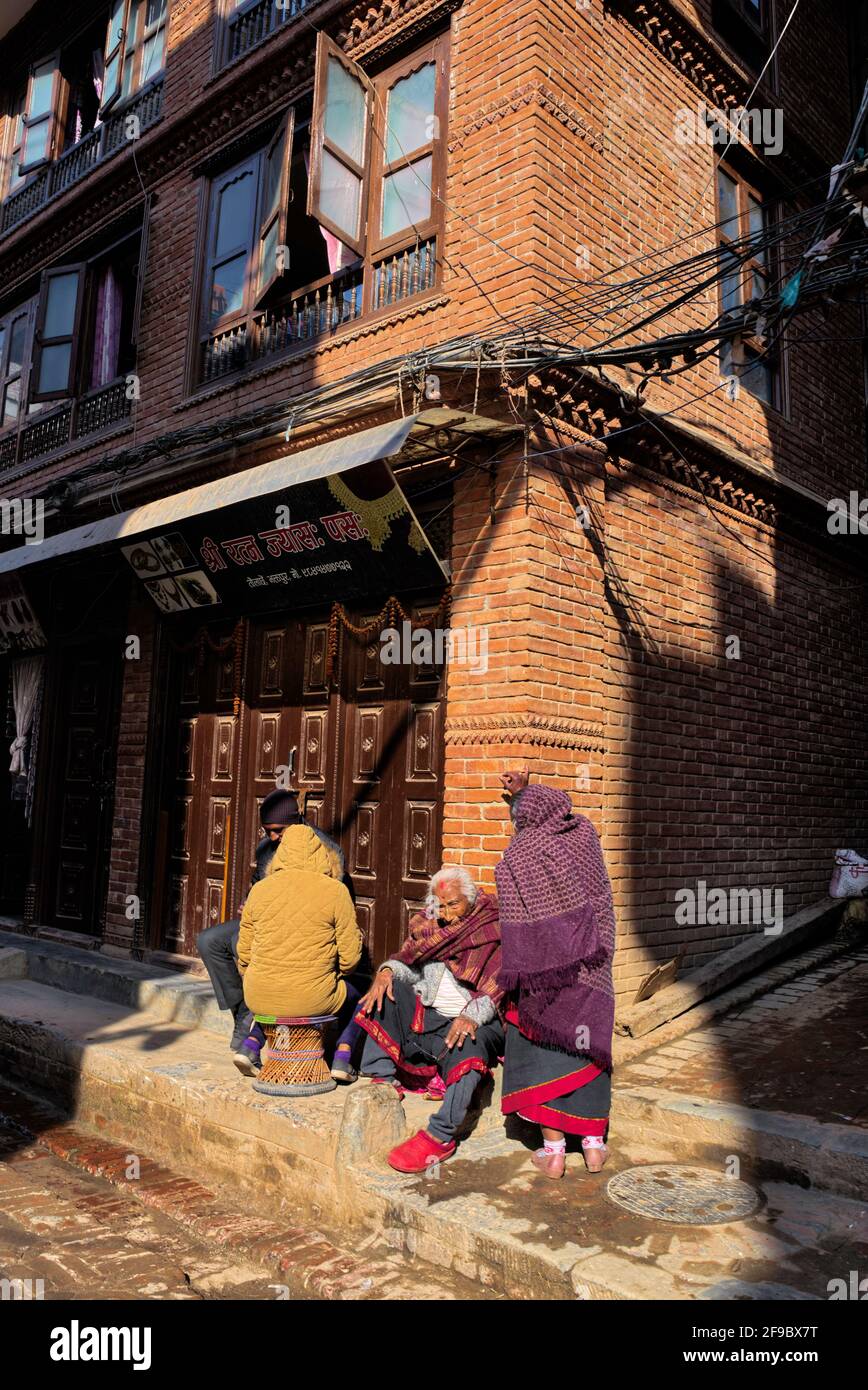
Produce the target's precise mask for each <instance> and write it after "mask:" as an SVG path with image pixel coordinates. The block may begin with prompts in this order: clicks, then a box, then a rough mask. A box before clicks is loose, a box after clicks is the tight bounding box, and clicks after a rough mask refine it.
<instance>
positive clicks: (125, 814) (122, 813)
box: [104, 593, 156, 949]
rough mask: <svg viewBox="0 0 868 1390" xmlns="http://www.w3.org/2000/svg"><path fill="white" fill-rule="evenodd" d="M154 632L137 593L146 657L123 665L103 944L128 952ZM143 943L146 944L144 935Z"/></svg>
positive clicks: (135, 632)
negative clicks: (129, 904)
mask: <svg viewBox="0 0 868 1390" xmlns="http://www.w3.org/2000/svg"><path fill="white" fill-rule="evenodd" d="M155 628H156V610H155V608H154V606H153V604H152V603H151V601H150V599H148V598H147V597H145V596H144V595H142V596H139V595H138V594H136V593H134V594H133V597H132V598H131V600H130V608H129V621H128V626H127V636H128V637H129V636H132V637H137V638H138V639H139V645H140V652H141V655H140V656H139V658H138V659H135V660H127V659H126V657H124V661H123V681H122V686H121V698H120V715H119V724H118V738H117V763H116V768H115V788H114V811H113V818H112V852H111V868H110V872H109V882H108V902H107V908H106V918H105V921H106V929H105V938H104V939H105V941H106V943H107V944H109V945H111V946H116V947H121V948H125V949H128V948H129V947H131V946H132V945H133V942H134V940H135V939H136V927H137V925H138V924H137V922H136V921H135V920H133V919H131V918H129V917H128V916H127V898H128V897H129V896H131V895H137V896H138V895H143V894H144V893H145V892H146V891H147V885H145V884H143V883H142V881H141V878H140V873H139V868H140V857H141V847H142V797H143V795H144V785H145V755H146V752H147V747H146V745H147V731H148V716H149V709H150V698H151V687H152V681H153V654H154V632H155ZM138 940H139V942H141V940H142V938H141V934H139V936H138Z"/></svg>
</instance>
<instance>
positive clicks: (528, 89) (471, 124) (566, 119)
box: [449, 82, 605, 151]
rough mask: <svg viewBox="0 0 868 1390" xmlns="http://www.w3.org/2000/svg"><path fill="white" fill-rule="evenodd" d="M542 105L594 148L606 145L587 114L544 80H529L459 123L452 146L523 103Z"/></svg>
mask: <svg viewBox="0 0 868 1390" xmlns="http://www.w3.org/2000/svg"><path fill="white" fill-rule="evenodd" d="M531 105H533V106H539V107H541V108H542V109H543V110H544V111H547V112H548V113H549V115H552V116H554V118H555V120H557V121H560V123H561V125H563V126H565V127H566V128H567V130H569V131H570V133H571V134H572V135H577V136H578V138H579V139H580V140H585V141H586V142H587V143H588V144H589V145H591V146H592V147H593V149H595V150H598V151H602V150H603V149H604V148H605V146H604V143H603V137H602V135H601V134H600V133H599V132H597V131H595V130H592V128H591V127H590V126H589V125H588V122H587V121H586V120H585V118H584V116H582V115H581V114H580V112H578V111H577V110H576V108H575V107H574V106H570V105H569V103H568V102H566V101H564V99H563V97H560V96H558V94H557V93H556V92H553V91H552V90H551V89H550V88H549V87H547V86H546V85H545V83H544V82H526V83H525V84H524V86H522V87H519V88H518V89H517V90H516V91H515V92H513V93H512V95H510V94H509V93H505V94H504V95H503V96H501V97H498V99H497V100H496V101H490V102H489V103H488V104H487V106H483V107H482V108H481V110H479V111H477V113H476V114H475V115H474V116H471V117H470V118H469V119H468V120H466V121H465V122H464V123H463V124H462V125H460V126H459V127H458V128H457V130H456V131H455V132H454V134H452V135H451V137H450V140H449V149H450V150H455V149H459V148H460V147H461V146H462V145H463V144H464V141H465V140H466V139H467V137H468V135H472V134H473V132H474V131H477V130H482V129H483V128H484V127H485V126H490V125H494V124H495V122H497V121H501V120H503V118H504V116H508V115H511V114H512V113H513V112H515V111H519V110H520V109H521V107H522V106H531Z"/></svg>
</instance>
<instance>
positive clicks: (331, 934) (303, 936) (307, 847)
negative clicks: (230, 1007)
mask: <svg viewBox="0 0 868 1390" xmlns="http://www.w3.org/2000/svg"><path fill="white" fill-rule="evenodd" d="M342 874H343V870H342V866H341V862H340V859H339V857H338V855H337V854H336V853H335V852H334V851H333V850H331V849H330V848H329V847H328V845H326V844H324V842H323V841H322V840H321V839H320V838H319V836H318V835H317V834H316V832H315V831H314V830H312V829H311V827H310V826H309V825H290V826H289V827H288V829H286V830H285V831H284V832H283V838H282V839H281V842H280V846H279V848H278V850H277V852H276V854H275V856H274V858H273V860H272V862H271V867H270V869H269V871H268V874H267V875H266V877H265V878H264V879H262V880H260V882H259V883H255V884H254V885H253V887H252V888H251V890H250V892H249V894H248V896H247V901H246V903H245V904H244V911H243V912H242V914H241V930H240V932H239V934H238V969H239V971H240V972H241V978H242V980H243V982H244V1000H245V1003H246V1004H247V1007H248V1009H250V1010H251V1012H252V1013H254V1014H259V1015H264V1016H265V1017H269V1016H270V1017H274V1016H278V1017H279V1016H280V1015H289V1016H296V1017H300V1016H303V1017H313V1016H315V1015H318V1014H338V1015H339V1016H340V1015H342V1014H343V1013H344V1012H348V1008H347V1006H349V1009H352V1007H353V1006H354V1003H355V999H357V998H358V991H357V990H356V989H355V988H354V987H353V986H352V985H350V984H348V982H347V981H346V980H345V979H344V978H343V976H345V975H349V974H350V973H351V972H352V971H353V970H355V968H356V966H357V965H358V964H359V961H360V960H361V956H362V948H363V940H362V934H361V932H360V931H359V925H358V922H357V921H356V910H355V908H354V907H353V901H352V898H351V897H350V895H349V892H348V891H347V888H346V887H345V885H344V884H343V883H342V882H341V879H342ZM340 1079H342V1080H347V1079H348V1078H347V1076H346V1075H342V1077H341V1078H340Z"/></svg>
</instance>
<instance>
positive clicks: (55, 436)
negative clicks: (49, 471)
mask: <svg viewBox="0 0 868 1390" xmlns="http://www.w3.org/2000/svg"><path fill="white" fill-rule="evenodd" d="M131 409H132V400H130V399H128V398H127V383H126V378H125V377H120V378H119V379H118V380H117V381H110V382H109V384H108V385H107V386H100V387H99V388H98V389H97V390H96V391H89V392H88V393H87V395H86V396H80V397H79V398H78V399H77V400H74V401H64V402H63V404H62V405H59V406H54V407H52V408H51V409H50V410H48V409H46V410H41V411H40V412H39V414H38V415H32V416H28V417H27V418H26V419H25V420H24V421H23V422H22V424H20V425H19V427H18V429H17V430H11V431H10V432H9V433H8V434H5V435H3V436H2V437H0V471H2V470H3V469H6V468H14V467H15V466H16V464H21V463H30V462H31V461H32V460H33V459H37V458H41V457H42V455H43V454H50V453H52V452H53V451H54V450H55V449H60V448H62V447H63V445H64V444H69V443H70V442H71V441H72V440H76V439H85V438H87V436H88V435H91V434H98V433H100V432H101V431H102V430H104V429H107V428H108V427H109V426H110V425H114V424H117V423H118V421H120V420H125V419H126V418H127V417H128V416H129V414H130V411H131Z"/></svg>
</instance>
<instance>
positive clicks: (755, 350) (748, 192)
mask: <svg viewBox="0 0 868 1390" xmlns="http://www.w3.org/2000/svg"><path fill="white" fill-rule="evenodd" d="M720 175H723V176H724V177H725V178H728V179H729V180H730V182H731V183H732V184H734V186H735V190H736V218H737V221H738V233H737V236H736V237H735V238H733V237H731V236H729V235H728V234H727V233H726V232H725V231H724V229H723V226H722V225H720V226H718V228H717V239H718V243H719V244H720V245H721V246H729V245H731V244H732V242H733V240H736V241H743V240H745V239H747V238H749V237H750V236H751V235H752V233H751V230H750V201H749V200H750V199H751V198H752V199H753V200H754V202H755V203H757V204H758V205H759V206H760V207H761V208H762V210H763V223H764V231H768V229H769V226H770V223H771V214H770V211H769V207H768V201H767V199H766V198H764V197H763V195H762V193H761V191H760V190H759V189H758V188H756V187H755V186H754V185H753V184H752V183H750V182H749V181H748V180H747V179H746V178H744V176H743V175H741V174H739V172H738V170H737V169H735V168H733V166H732V165H730V164H721V165H720V166H719V168H718V171H717V177H716V179H715V200H716V205H717V221H718V223H721V224H722V223H723V209H722V206H721V200H720V183H719V179H720ZM767 257H768V258H767V260H766V261H765V262H763V261H762V260H760V259H759V258H758V257H754V256H752V257H751V258H750V259H749V260H746V261H743V262H742V263H741V265H740V267H739V272H738V277H739V302H738V307H739V308H743V307H744V305H745V304H748V303H750V301H751V299H753V297H754V295H753V277H754V275H755V274H757V275H761V276H762V278H763V279H764V280H765V282H766V286H767V287H768V284H769V283H770V281H771V279H772V276H773V274H774V264H773V257H772V256H770V255H768V253H767ZM720 295H721V300H720V302H721V312H722V313H723V312H729V313H731V312H733V310H732V309H730V310H724V305H723V283H722V282H721V287H720ZM729 345H730V350H731V352H732V362H733V366H734V367H743V366H744V364H745V350H746V351H747V353H748V354H754V355H757V356H760V357H762V359H763V360H764V361H765V363H766V364H767V366H768V368H769V372H770V376H771V391H770V396H771V399H770V400H768V401H766V400H764V398H763V397H762V396H760V395H759V394H758V393H757V392H755V391H752V390H751V386H750V382H749V376H750V374H749V372H738V371H737V372H735V376H736V377H737V379H738V381H739V383H740V384H742V385H743V386H744V389H745V390H746V391H748V392H750V394H751V395H752V396H754V397H755V399H757V400H759V401H760V402H761V403H762V404H764V405H767V406H769V407H770V408H771V409H772V410H776V411H778V412H783V409H784V373H783V353H782V351H781V345H780V344H778V345H777V346H775V347H774V348H773V349H772V351H771V352H769V351H768V348H767V345H766V344H764V343H763V342H762V341H761V340H760V339H759V338H757V337H756V336H755V335H754V334H752V333H741V334H739V335H738V336H737V337H735V338H732V339H730V343H729Z"/></svg>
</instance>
